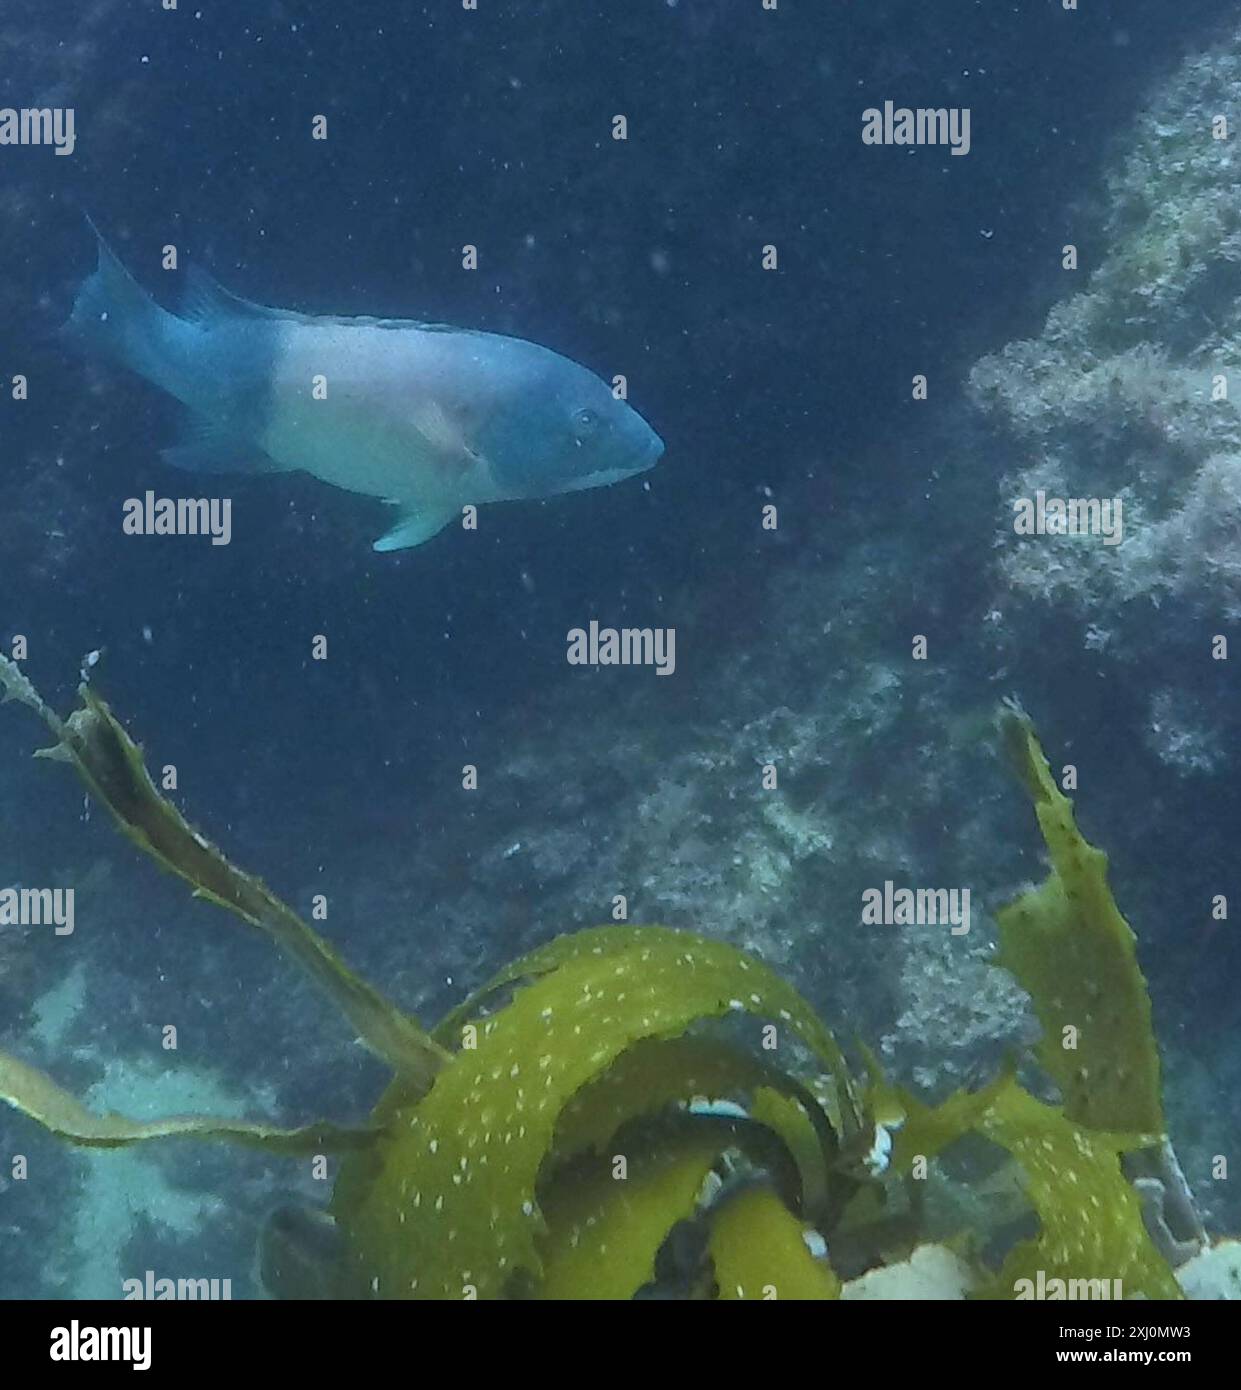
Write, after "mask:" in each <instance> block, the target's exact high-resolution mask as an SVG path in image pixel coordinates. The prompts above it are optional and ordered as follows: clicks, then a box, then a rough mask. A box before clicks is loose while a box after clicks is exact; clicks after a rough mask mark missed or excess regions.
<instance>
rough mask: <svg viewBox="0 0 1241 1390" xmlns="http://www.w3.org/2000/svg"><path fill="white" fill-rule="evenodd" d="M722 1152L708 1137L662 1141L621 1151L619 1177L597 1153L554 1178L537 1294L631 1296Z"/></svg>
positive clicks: (687, 1214)
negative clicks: (586, 1165)
mask: <svg viewBox="0 0 1241 1390" xmlns="http://www.w3.org/2000/svg"><path fill="white" fill-rule="evenodd" d="M719 1153H720V1144H719V1142H718V1140H716V1139H713V1138H704V1139H699V1140H696V1141H695V1140H690V1139H682V1140H681V1141H680V1142H679V1143H678V1142H673V1141H668V1142H661V1143H656V1144H653V1145H650V1146H647V1147H645V1148H643V1149H640V1150H639V1151H638V1152H636V1153H634V1154H633V1155H626V1160H627V1173H626V1175H625V1177H624V1179H623V1180H618V1179H617V1177H616V1176H615V1175H614V1170H613V1166H612V1160H611V1158H609V1157H606V1156H602V1157H597V1158H595V1159H594V1160H593V1162H592V1163H591V1164H590V1170H589V1172H587V1173H585V1174H575V1175H574V1176H573V1177H572V1178H571V1179H569V1180H567V1181H562V1182H559V1183H553V1184H552V1186H551V1189H550V1191H549V1192H548V1193H547V1195H546V1196H545V1198H544V1201H543V1214H544V1218H545V1220H546V1222H547V1230H546V1233H545V1235H544V1236H543V1239H542V1240H541V1241H540V1243H539V1252H540V1255H541V1256H542V1260H543V1269H544V1277H543V1282H542V1284H541V1285H540V1287H539V1289H538V1297H539V1298H542V1299H622V1298H623V1299H627V1298H632V1297H633V1296H634V1294H635V1293H637V1292H638V1290H639V1289H640V1288H642V1287H643V1285H645V1284H649V1283H650V1282H651V1279H652V1275H653V1273H654V1270H655V1256H656V1254H657V1253H658V1251H659V1247H660V1246H661V1245H662V1244H663V1242H664V1241H665V1240H666V1239H667V1237H668V1233H669V1232H670V1231H671V1230H672V1228H673V1227H674V1226H675V1225H676V1224H677V1222H678V1221H688V1220H690V1219H691V1218H692V1217H693V1216H694V1213H695V1209H696V1205H697V1202H698V1198H699V1195H700V1194H701V1192H702V1190H703V1186H704V1184H705V1183H706V1181H707V1179H708V1177H709V1175H710V1173H711V1170H712V1167H713V1165H714V1164H715V1162H716V1159H717V1158H718V1157H719ZM704 1295H705V1290H704Z"/></svg>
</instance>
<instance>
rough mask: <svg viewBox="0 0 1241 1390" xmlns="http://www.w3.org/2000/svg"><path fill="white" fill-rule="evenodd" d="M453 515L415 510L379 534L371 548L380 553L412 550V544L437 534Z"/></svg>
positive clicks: (417, 543)
mask: <svg viewBox="0 0 1241 1390" xmlns="http://www.w3.org/2000/svg"><path fill="white" fill-rule="evenodd" d="M454 515H455V513H453V512H415V513H414V514H412V515H408V516H403V517H402V518H401V519H400V521H398V522H397V524H396V525H395V526H394V527H393V528H392V529H391V530H390V531H385V532H384V534H383V535H382V536H380V538H379V539H378V540H377V541H376V542H375V544H374V546H372V549H373V550H378V551H380V552H381V553H386V552H387V551H390V550H412V549H413V547H414V546H416V545H421V544H422V543H423V542H424V541H429V540H430V539H431V537H432V536H438V535H439V533H440V532H441V531H442V530H443V529H444V527H445V526H447V525H448V523H449V522H450V521H451V520H452V518H453V516H454Z"/></svg>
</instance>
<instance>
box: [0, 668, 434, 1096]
mask: <svg viewBox="0 0 1241 1390" xmlns="http://www.w3.org/2000/svg"><path fill="white" fill-rule="evenodd" d="M0 687H2V688H3V689H4V691H5V694H6V698H10V699H16V700H19V701H20V702H21V703H22V704H25V705H27V706H29V707H30V708H31V709H33V710H34V711H35V712H36V713H37V714H38V715H39V717H40V718H41V719H42V720H43V722H44V723H45V724H46V725H47V727H48V728H49V729H50V730H51V731H52V733H53V734H54V735H55V736H56V743H55V744H54V745H53V747H51V748H47V749H42V750H41V751H40V753H39V754H37V755H36V756H40V757H48V758H55V759H57V760H58V761H62V762H69V763H72V764H73V766H74V767H75V768H76V769H77V772H78V775H79V776H80V777H81V778H82V780H83V781H84V782H85V783H86V785H87V787H88V788H89V789H90V791H91V792H92V793H93V794H94V795H95V796H96V797H97V798H98V799H99V800H100V801H101V802H102V803H103V804H104V805H105V806H106V807H107V808H108V810H109V811H110V812H111V813H112V816H113V818H114V819H115V821H116V823H117V825H118V826H119V827H120V830H121V832H122V833H123V834H124V835H125V836H126V837H127V838H128V839H130V840H132V841H133V843H134V844H135V845H137V846H138V848H139V849H140V850H142V851H143V853H144V854H147V855H149V856H150V857H151V858H152V859H154V860H155V861H156V862H157V863H159V864H160V865H162V866H163V867H164V868H165V869H167V870H168V871H169V872H170V873H174V874H176V875H178V877H180V878H183V879H185V881H186V882H187V883H189V884H190V885H191V886H192V887H193V889H194V893H195V896H197V897H204V898H209V899H210V900H211V901H212V902H214V903H216V904H217V905H218V906H220V907H224V908H227V909H228V910H229V911H230V912H233V913H235V914H236V915H237V916H238V917H240V918H242V920H243V921H246V922H248V923H249V924H250V925H251V926H253V927H257V928H258V929H259V930H260V931H263V932H266V934H267V935H268V936H269V937H270V938H271V939H272V940H273V941H274V942H275V943H276V944H277V946H279V947H280V949H281V950H283V951H285V952H286V953H287V954H289V955H291V956H292V957H293V958H294V959H295V960H297V961H298V963H299V964H300V965H301V966H302V967H303V969H305V970H306V971H307V972H308V973H309V975H310V976H311V977H312V978H313V979H314V980H315V982H316V983H317V984H318V985H319V987H320V988H321V989H322V990H323V991H324V992H325V993H326V994H327V995H328V996H329V997H330V998H331V999H332V1000H333V1001H334V1002H335V1004H336V1005H337V1007H338V1008H339V1009H340V1010H341V1011H342V1012H343V1013H344V1014H345V1016H346V1017H347V1018H348V1019H349V1021H350V1023H352V1025H353V1026H354V1028H356V1029H357V1031H358V1035H359V1036H360V1037H361V1039H362V1041H363V1042H364V1043H366V1045H367V1046H368V1047H369V1048H370V1049H371V1050H372V1051H373V1052H375V1053H376V1054H377V1055H378V1056H380V1057H382V1058H383V1059H384V1060H385V1061H386V1062H388V1063H390V1064H391V1065H392V1066H393V1067H394V1068H395V1069H396V1070H397V1071H398V1072H400V1073H401V1074H402V1075H403V1076H405V1077H407V1078H408V1079H409V1081H410V1082H411V1084H412V1085H413V1086H414V1087H415V1088H417V1089H424V1090H425V1089H426V1088H427V1087H429V1086H430V1084H431V1081H432V1079H433V1078H434V1076H435V1074H436V1072H437V1071H438V1070H439V1068H440V1067H441V1066H442V1065H443V1063H444V1061H445V1060H446V1059H447V1056H448V1054H447V1053H446V1052H445V1051H444V1050H443V1049H442V1048H441V1047H439V1046H438V1045H437V1044H436V1043H434V1042H432V1040H431V1039H430V1037H429V1036H428V1035H427V1034H426V1033H425V1032H424V1031H423V1029H422V1028H421V1027H420V1026H419V1025H418V1023H417V1021H416V1020H415V1019H413V1018H411V1017H410V1016H409V1015H407V1014H404V1013H402V1012H401V1011H400V1010H399V1009H398V1008H396V1006H395V1005H393V1004H391V1003H390V1002H389V1001H388V1000H387V999H385V998H384V997H383V995H381V994H380V993H379V992H378V991H377V990H375V989H374V988H372V986H371V985H369V984H367V983H366V981H365V980H363V979H361V978H360V977H359V976H357V975H355V974H354V973H353V971H351V970H350V969H349V968H348V966H346V965H345V963H344V962H343V961H342V960H341V959H340V957H339V956H338V955H337V954H336V952H335V951H333V950H332V948H331V947H330V946H329V945H328V944H327V942H326V941H324V940H323V938H322V937H321V936H319V935H318V933H316V932H315V931H313V930H312V929H311V928H310V927H309V926H307V925H306V923H305V922H303V921H302V920H301V918H300V917H298V915H297V914H296V913H295V912H294V911H293V910H292V908H290V907H289V906H288V905H287V904H285V903H283V902H281V900H280V899H279V898H278V897H276V895H275V894H274V893H273V892H272V891H271V890H270V889H269V888H268V887H267V885H266V884H265V883H263V882H262V880H261V879H258V878H256V877H254V876H252V875H250V874H247V873H244V872H242V870H240V869H238V868H236V867H234V866H233V865H232V864H230V863H229V862H228V860H227V859H225V857H224V855H223V854H221V852H220V851H219V850H218V849H216V847H215V846H214V845H213V844H211V843H210V842H209V841H208V840H207V839H206V838H205V837H204V836H203V835H201V834H199V832H198V831H196V830H195V829H193V827H192V826H190V825H189V824H188V823H187V822H186V820H185V818H184V816H182V814H181V813H180V811H178V810H177V808H176V807H175V806H173V805H172V803H171V802H169V801H168V800H167V799H166V798H164V797H163V796H161V795H160V793H159V792H158V791H157V790H156V788H155V784H154V783H153V782H152V781H151V778H150V776H149V774H148V773H147V770H146V767H145V765H144V763H143V761H142V753H141V751H140V750H139V748H138V747H137V745H136V744H135V743H134V742H133V740H132V739H131V738H130V737H129V735H128V734H127V733H126V732H125V730H124V728H123V727H122V726H121V724H120V723H119V722H118V721H117V720H116V718H115V717H114V716H113V714H112V712H111V710H109V708H108V707H107V705H106V704H105V703H104V702H103V701H102V700H101V699H100V698H99V697H98V696H97V695H96V694H95V692H94V691H93V690H92V689H91V688H90V687H89V686H88V685H86V684H83V685H81V686H79V688H78V695H79V698H80V700H81V704H80V706H79V707H78V708H77V709H76V710H74V711H73V713H72V714H71V715H70V716H69V718H68V719H66V720H63V721H62V720H61V719H59V718H58V717H57V716H56V714H55V713H54V712H53V711H52V710H51V709H50V708H49V707H48V706H47V705H46V704H45V703H44V701H43V700H42V699H41V698H40V697H39V694H38V692H37V691H36V690H35V688H34V686H33V685H32V684H31V683H30V681H29V680H27V678H26V677H25V675H23V674H22V672H21V671H20V670H19V669H18V668H17V666H16V665H14V663H13V662H11V661H10V660H9V659H8V658H7V657H5V656H3V655H0Z"/></svg>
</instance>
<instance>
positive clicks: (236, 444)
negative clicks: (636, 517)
mask: <svg viewBox="0 0 1241 1390" xmlns="http://www.w3.org/2000/svg"><path fill="white" fill-rule="evenodd" d="M91 230H92V231H93V232H94V233H95V237H96V242H97V250H98V262H97V265H96V268H95V270H94V272H93V273H92V274H91V275H89V276H88V277H87V278H86V279H85V281H84V282H83V283H82V285H81V286H80V288H79V290H78V292H77V296H76V299H75V300H74V304H73V308H72V311H71V313H70V316H69V319H68V321H67V322H66V323H65V325H64V327H63V329H62V339H63V341H64V342H65V343H66V344H68V345H69V346H70V347H72V348H74V349H75V350H77V351H78V352H80V353H82V354H84V355H86V356H88V357H95V358H99V359H101V360H105V361H107V362H109V363H111V364H113V365H119V366H121V367H125V368H128V369H129V370H130V371H132V372H135V373H137V374H138V375H139V376H140V377H143V378H145V379H146V380H147V381H148V382H151V383H152V384H153V385H155V386H157V387H158V388H159V389H160V390H162V391H164V392H165V393H167V394H168V395H170V396H172V397H174V398H175V399H176V400H178V401H180V402H181V404H182V405H183V406H184V407H185V418H184V423H183V432H182V435H181V438H180V442H179V443H177V444H175V445H173V446H172V447H170V448H167V449H164V450H163V451H162V453H163V458H164V459H165V461H166V462H167V463H169V464H171V465H173V466H174V467H177V468H182V469H185V470H188V471H189V472H191V473H198V474H217V473H238V474H250V475H254V474H263V473H282V472H292V471H296V470H301V471H303V472H305V473H309V474H311V475H312V476H314V477H316V478H318V479H320V480H321V481H322V482H325V483H330V484H332V485H333V486H335V487H338V488H343V489H345V490H347V491H349V492H352V493H359V494H362V495H364V496H368V497H373V498H379V499H381V500H382V501H383V502H385V503H387V504H389V505H390V506H392V507H393V508H395V511H396V520H395V523H394V524H393V525H392V526H391V527H390V528H389V529H388V530H387V531H386V532H385V533H384V534H383V535H382V536H380V538H379V539H378V540H377V541H375V543H374V549H375V550H377V551H381V552H386V551H395V550H405V549H408V548H410V547H413V546H418V545H422V544H423V543H424V542H425V541H428V540H430V539H431V537H432V536H434V535H436V534H438V533H439V532H440V531H441V530H443V528H444V527H445V526H446V525H448V523H449V522H450V521H451V520H453V519H454V518H460V517H464V516H466V515H468V513H467V511H466V509H467V508H470V507H477V506H480V505H483V504H487V503H492V502H516V501H522V500H530V499H535V498H546V497H553V496H556V495H558V494H563V493H570V492H578V491H582V490H584V489H587V488H596V487H606V486H608V485H610V484H613V483H617V482H621V481H623V480H624V479H626V478H631V477H634V476H635V475H637V474H639V473H644V472H646V471H647V470H648V469H650V468H653V467H654V466H655V464H656V463H657V462H658V461H659V459H660V457H661V455H662V454H663V451H664V444H663V441H662V440H661V439H660V437H659V435H658V434H656V433H655V431H654V430H653V429H652V428H651V426H650V425H649V424H648V423H647V422H646V421H645V420H644V419H643V418H642V416H641V415H639V414H638V412H637V411H636V410H634V409H633V407H632V406H630V405H629V403H628V401H627V400H625V399H622V398H621V397H620V396H618V394H617V393H616V392H615V391H614V390H613V388H612V387H610V386H609V385H607V384H606V383H605V382H604V381H603V380H602V379H601V378H600V377H598V376H596V375H595V374H594V373H593V372H592V371H590V370H589V369H588V368H586V367H583V366H581V365H579V364H578V363H576V362H573V361H571V360H570V359H569V358H567V357H562V356H561V355H560V354H559V353H557V352H554V351H552V350H551V349H550V348H546V347H542V346H540V345H539V344H537V343H533V342H528V341H526V340H525V339H523V338H514V337H507V336H505V335H502V334H498V333H489V332H483V331H481V330H476V329H468V328H453V327H450V326H448V325H446V324H436V323H423V322H421V321H419V320H416V319H380V318H345V317H341V318H337V317H329V316H321V315H314V314H305V313H298V312H295V311H293V310H288V309H275V308H269V307H267V306H265V305H261V304H255V303H251V302H250V301H249V300H246V299H242V298H240V297H238V296H237V295H234V294H232V293H230V292H229V291H228V290H226V289H225V288H224V287H223V286H222V285H220V284H219V283H218V282H217V281H216V280H214V279H213V278H212V277H211V276H210V275H209V274H208V273H207V272H206V271H205V270H203V269H202V268H201V267H198V266H193V267H191V268H189V269H188V270H187V271H186V272H185V276H184V280H185V291H184V295H183V297H182V301H181V303H180V305H179V308H178V312H176V313H173V312H171V311H170V310H168V309H165V308H163V307H162V306H161V305H160V304H158V303H157V302H156V300H155V299H154V298H153V297H152V296H151V295H150V294H148V293H147V291H146V290H145V289H143V288H142V286H141V285H139V283H138V282H137V281H136V280H135V279H134V277H133V276H132V275H131V274H130V273H129V271H128V270H126V269H125V267H124V266H123V265H122V264H121V262H120V261H119V260H118V259H117V257H116V256H115V255H114V254H113V252H112V251H111V249H110V248H109V246H108V245H107V243H106V242H105V240H104V238H103V237H102V236H101V235H100V233H99V231H98V229H97V228H95V227H94V225H93V223H92V224H91Z"/></svg>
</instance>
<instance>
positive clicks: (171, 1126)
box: [0, 1052, 377, 1154]
mask: <svg viewBox="0 0 1241 1390" xmlns="http://www.w3.org/2000/svg"><path fill="white" fill-rule="evenodd" d="M0 1101H5V1102H7V1103H8V1104H9V1105H11V1106H13V1107H14V1109H16V1110H20V1111H21V1112H22V1114H23V1115H28V1116H29V1117H30V1118H31V1119H32V1120H35V1121H36V1122H37V1123H39V1124H41V1125H42V1126H43V1128H44V1129H47V1130H50V1131H51V1132H52V1133H53V1134H56V1135H59V1136H60V1138H62V1139H68V1140H69V1141H70V1142H71V1143H74V1144H83V1145H86V1146H88V1147H94V1148H104V1149H108V1148H120V1147H122V1146H124V1145H127V1144H140V1143H143V1142H145V1141H146V1140H149V1139H168V1138H173V1137H175V1136H177V1135H190V1136H192V1137H194V1138H197V1139H233V1140H236V1141H237V1142H238V1143H242V1144H250V1145H252V1146H254V1147H256V1148H262V1149H266V1150H268V1151H269V1152H274V1153H284V1154H310V1153H321V1152H326V1151H334V1150H338V1149H354V1148H360V1147H361V1146H363V1145H365V1144H369V1143H370V1142H371V1141H372V1140H373V1139H374V1138H375V1137H376V1133H377V1131H375V1130H373V1129H365V1128H363V1129H348V1128H345V1127H344V1126H341V1125H334V1124H331V1123H328V1122H327V1121H323V1120H319V1121H316V1122H314V1123H313V1124H309V1125H304V1126H303V1127H302V1128H300V1129H281V1128H279V1127H278V1126H276V1125H269V1124H264V1123H261V1122H258V1121H253V1120H233V1119H229V1118H227V1117H223V1116H219V1115H171V1116H168V1117H167V1118H165V1119H162V1120H130V1119H126V1117H125V1116H124V1115H96V1114H95V1113H94V1112H93V1111H90V1110H87V1109H86V1107H85V1106H84V1105H83V1104H82V1103H81V1102H80V1101H79V1100H78V1099H77V1098H76V1097H75V1096H72V1095H70V1093H69V1092H68V1091H66V1090H64V1089H63V1087H61V1086H58V1085H57V1084H56V1082H55V1081H53V1080H52V1078H51V1077H50V1076H48V1074H47V1073H46V1072H42V1071H39V1070H38V1069H37V1068H36V1067H32V1066H30V1065H28V1064H27V1063H26V1062H23V1061H21V1060H20V1059H19V1058H17V1057H11V1056H9V1054H8V1053H6V1052H0Z"/></svg>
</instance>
